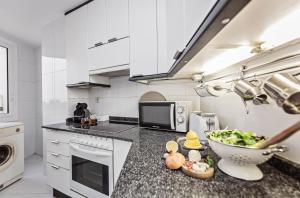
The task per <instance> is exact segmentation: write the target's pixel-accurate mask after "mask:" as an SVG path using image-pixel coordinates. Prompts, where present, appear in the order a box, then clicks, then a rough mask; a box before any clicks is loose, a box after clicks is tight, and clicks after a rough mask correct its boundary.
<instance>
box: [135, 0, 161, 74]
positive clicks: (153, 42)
mask: <svg viewBox="0 0 300 198" xmlns="http://www.w3.org/2000/svg"><path fill="white" fill-rule="evenodd" d="M129 29H130V76H138V75H151V74H157V26H156V0H129Z"/></svg>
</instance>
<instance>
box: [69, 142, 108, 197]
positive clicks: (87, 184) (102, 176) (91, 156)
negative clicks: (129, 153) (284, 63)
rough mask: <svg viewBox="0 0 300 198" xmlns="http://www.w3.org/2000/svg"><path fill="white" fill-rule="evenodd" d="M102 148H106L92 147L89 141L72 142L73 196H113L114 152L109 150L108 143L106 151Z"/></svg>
mask: <svg viewBox="0 0 300 198" xmlns="http://www.w3.org/2000/svg"><path fill="white" fill-rule="evenodd" d="M91 144H93V143H91ZM100 145H104V144H99V146H100ZM102 147H104V146H100V148H99V147H97V145H94V144H93V146H91V145H90V144H89V142H88V141H85V140H82V139H80V140H78V141H74V140H72V141H71V143H70V148H71V150H70V151H71V163H72V164H71V169H72V171H71V172H72V176H71V177H72V178H71V193H72V194H74V193H75V195H76V194H77V195H81V196H82V197H89V198H94V197H95V198H107V197H109V196H110V195H111V193H112V191H113V152H112V149H111V150H109V149H108V148H110V146H108V144H107V142H106V145H105V148H106V149H103V148H102ZM107 149H108V150H107ZM72 197H73V196H72ZM74 197H76V196H74ZM77 197H79V196H77Z"/></svg>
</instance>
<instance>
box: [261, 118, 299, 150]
mask: <svg viewBox="0 0 300 198" xmlns="http://www.w3.org/2000/svg"><path fill="white" fill-rule="evenodd" d="M299 130H300V121H298V122H297V123H295V124H293V125H292V126H290V127H289V128H286V129H285V130H283V131H281V132H280V133H278V134H277V135H275V136H273V137H272V138H271V139H269V140H267V141H266V142H264V143H263V144H261V145H260V146H259V147H258V148H260V149H264V148H267V147H269V146H271V145H273V144H276V143H279V142H282V141H283V140H285V139H287V138H288V137H290V136H291V135H293V134H294V133H296V132H298V131H299Z"/></svg>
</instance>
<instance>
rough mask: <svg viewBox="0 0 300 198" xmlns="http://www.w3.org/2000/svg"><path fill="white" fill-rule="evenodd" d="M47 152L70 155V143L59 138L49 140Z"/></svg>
mask: <svg viewBox="0 0 300 198" xmlns="http://www.w3.org/2000/svg"><path fill="white" fill-rule="evenodd" d="M47 152H53V153H57V154H61V155H65V156H70V148H69V144H67V143H64V142H60V141H58V140H47Z"/></svg>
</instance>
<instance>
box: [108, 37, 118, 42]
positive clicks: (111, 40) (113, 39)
mask: <svg viewBox="0 0 300 198" xmlns="http://www.w3.org/2000/svg"><path fill="white" fill-rule="evenodd" d="M117 40H118V39H117V38H111V39H108V43H112V42H115V41H117Z"/></svg>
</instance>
